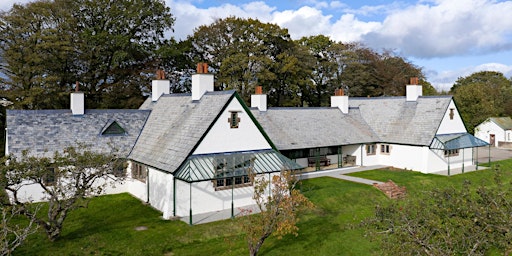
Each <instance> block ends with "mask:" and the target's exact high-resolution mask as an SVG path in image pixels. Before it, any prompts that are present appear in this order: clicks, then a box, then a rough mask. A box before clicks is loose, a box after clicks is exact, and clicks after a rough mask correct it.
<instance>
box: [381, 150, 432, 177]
mask: <svg viewBox="0 0 512 256" xmlns="http://www.w3.org/2000/svg"><path fill="white" fill-rule="evenodd" d="M382 145H389V147H390V150H389V154H387V153H382V152H381V146H382ZM427 150H428V148H427V147H420V146H408V145H397V144H377V155H378V158H379V161H378V164H381V165H389V166H393V167H397V168H401V169H408V170H414V171H420V172H425V171H426V157H427Z"/></svg>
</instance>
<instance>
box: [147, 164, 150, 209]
mask: <svg viewBox="0 0 512 256" xmlns="http://www.w3.org/2000/svg"><path fill="white" fill-rule="evenodd" d="M149 183H150V182H149V167H146V195H147V200H146V203H148V204H149Z"/></svg>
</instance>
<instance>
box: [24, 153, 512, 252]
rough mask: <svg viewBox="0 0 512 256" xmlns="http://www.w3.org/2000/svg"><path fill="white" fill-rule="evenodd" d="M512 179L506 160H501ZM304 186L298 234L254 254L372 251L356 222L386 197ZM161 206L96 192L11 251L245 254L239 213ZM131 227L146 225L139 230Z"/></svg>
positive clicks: (416, 177)
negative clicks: (226, 216) (196, 219)
mask: <svg viewBox="0 0 512 256" xmlns="http://www.w3.org/2000/svg"><path fill="white" fill-rule="evenodd" d="M499 164H500V166H501V167H502V169H503V170H507V171H506V172H507V175H505V176H506V177H507V179H508V180H510V179H512V175H510V174H512V171H510V170H512V160H507V161H502V162H499ZM353 175H355V176H358V177H364V178H369V179H374V180H382V181H387V180H389V179H391V180H393V181H395V182H396V183H397V184H399V185H400V186H406V187H407V190H408V193H409V195H408V196H415V195H417V194H418V193H423V191H425V190H428V189H430V188H434V187H439V186H460V185H461V184H462V181H464V180H471V182H472V183H475V184H478V183H479V182H481V181H482V180H485V179H490V178H492V171H491V170H486V171H478V172H471V173H466V174H461V175H456V176H451V177H444V176H437V175H425V174H421V173H417V172H411V171H402V170H373V171H366V172H361V173H355V174H353ZM301 190H302V192H303V193H304V194H305V195H306V196H307V197H308V198H310V200H311V201H312V202H313V203H314V204H315V205H316V208H315V209H314V210H313V211H312V212H309V213H307V214H304V215H303V216H301V220H300V222H299V228H300V230H299V236H297V237H295V236H293V235H289V236H285V237H284V238H283V239H281V240H278V239H276V238H273V237H271V238H269V239H268V240H267V241H266V242H265V243H264V244H263V247H262V248H261V251H260V255H295V254H302V255H308V254H310V255H371V254H374V255H378V254H379V244H378V239H370V238H369V237H366V236H365V231H364V230H363V229H362V228H361V227H360V226H359V223H360V222H361V221H362V220H363V219H365V218H366V217H368V216H371V215H372V214H373V209H374V207H375V205H376V204H379V203H384V202H386V201H387V200H389V199H387V198H386V197H385V196H384V194H383V193H381V192H380V191H378V190H377V189H375V188H373V187H371V186H367V185H362V184H356V183H352V182H348V181H342V180H337V179H334V178H316V179H311V180H306V181H304V182H303V184H302V186H301ZM160 216H161V213H159V212H158V211H156V210H154V209H152V208H151V207H149V206H146V205H144V204H143V203H142V202H140V201H139V200H137V199H135V198H133V197H131V196H130V195H129V194H118V195H107V196H101V197H97V198H94V199H93V200H92V201H91V203H90V204H89V207H88V208H86V209H79V210H76V211H74V212H72V213H71V214H70V216H69V218H68V219H67V220H66V222H65V226H64V230H63V233H62V236H61V237H60V238H59V239H58V240H57V241H55V242H53V243H52V242H49V241H48V240H47V239H46V237H45V236H44V234H43V233H42V232H40V233H38V234H36V235H33V236H31V237H30V238H29V240H28V241H27V242H26V243H25V244H24V245H23V246H22V247H20V248H18V250H16V251H15V255H209V256H211V255H246V254H248V251H247V248H246V245H245V240H244V236H243V234H242V232H241V230H240V228H239V225H238V219H235V220H225V221H219V222H214V223H208V224H201V225H195V226H189V225H188V224H186V223H184V222H181V221H169V220H162V219H161V218H160ZM136 227H147V229H146V230H140V231H137V230H136Z"/></svg>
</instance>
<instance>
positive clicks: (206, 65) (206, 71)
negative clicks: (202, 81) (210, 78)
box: [203, 62, 208, 74]
mask: <svg viewBox="0 0 512 256" xmlns="http://www.w3.org/2000/svg"><path fill="white" fill-rule="evenodd" d="M203 74H208V63H206V62H204V63H203Z"/></svg>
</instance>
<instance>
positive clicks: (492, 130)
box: [475, 120, 506, 146]
mask: <svg viewBox="0 0 512 256" xmlns="http://www.w3.org/2000/svg"><path fill="white" fill-rule="evenodd" d="M491 134H494V135H495V137H494V146H498V141H505V139H506V136H505V131H503V129H502V128H501V127H499V126H498V125H497V124H496V123H494V122H491V121H489V120H487V121H486V122H483V123H481V124H479V125H477V126H476V128H475V137H477V138H479V139H481V140H483V141H485V142H487V143H491V136H490V135H491Z"/></svg>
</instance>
